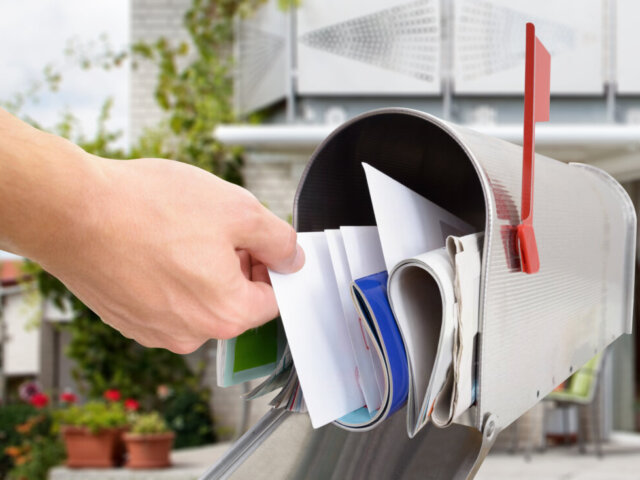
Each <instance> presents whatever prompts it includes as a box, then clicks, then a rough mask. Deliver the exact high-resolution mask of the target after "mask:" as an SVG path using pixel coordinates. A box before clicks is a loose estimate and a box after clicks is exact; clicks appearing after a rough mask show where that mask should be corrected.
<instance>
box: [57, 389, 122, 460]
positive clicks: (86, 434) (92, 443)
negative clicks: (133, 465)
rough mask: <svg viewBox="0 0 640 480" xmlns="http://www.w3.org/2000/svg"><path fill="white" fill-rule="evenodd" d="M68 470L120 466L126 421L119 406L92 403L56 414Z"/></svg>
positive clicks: (118, 403) (73, 406) (112, 403)
mask: <svg viewBox="0 0 640 480" xmlns="http://www.w3.org/2000/svg"><path fill="white" fill-rule="evenodd" d="M56 416H57V420H58V422H59V424H60V425H61V432H62V437H63V439H64V443H65V446H66V448H67V466H68V467H70V468H88V467H93V468H109V467H112V466H114V465H117V464H119V463H120V459H121V454H122V451H121V449H120V448H119V444H120V443H121V437H122V433H123V431H125V430H126V429H127V425H128V423H129V422H128V418H127V413H126V411H125V408H124V406H123V405H122V403H120V402H111V403H104V402H101V401H91V402H88V403H86V404H85V405H82V406H78V405H70V406H69V407H67V408H65V409H63V410H59V411H58V412H57V414H56Z"/></svg>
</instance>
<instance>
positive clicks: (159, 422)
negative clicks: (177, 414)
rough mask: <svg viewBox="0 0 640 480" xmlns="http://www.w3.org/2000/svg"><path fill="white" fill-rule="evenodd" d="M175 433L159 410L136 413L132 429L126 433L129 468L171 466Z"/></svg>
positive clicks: (127, 464)
mask: <svg viewBox="0 0 640 480" xmlns="http://www.w3.org/2000/svg"><path fill="white" fill-rule="evenodd" d="M174 438H175V433H174V432H172V431H171V430H170V429H169V427H168V426H167V424H166V422H165V421H164V420H163V418H162V417H161V416H160V414H159V413H158V412H151V413H145V414H139V415H136V416H135V418H134V420H133V422H132V424H131V430H130V431H129V432H127V433H125V434H124V441H125V444H126V446H127V463H126V466H127V467H129V468H164V467H169V466H171V461H170V460H169V453H170V452H171V447H172V446H173V440H174Z"/></svg>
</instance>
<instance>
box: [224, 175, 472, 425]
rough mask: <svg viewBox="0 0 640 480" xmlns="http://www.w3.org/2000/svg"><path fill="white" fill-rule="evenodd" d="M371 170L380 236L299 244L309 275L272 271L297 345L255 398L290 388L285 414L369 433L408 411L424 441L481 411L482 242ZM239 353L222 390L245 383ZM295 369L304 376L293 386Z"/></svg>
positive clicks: (367, 230) (355, 234) (326, 237)
mask: <svg viewBox="0 0 640 480" xmlns="http://www.w3.org/2000/svg"><path fill="white" fill-rule="evenodd" d="M362 165H363V168H364V169H365V173H366V178H367V183H368V187H369V192H370V196H371V203H372V206H373V211H374V214H375V219H376V225H372V226H349V225H345V226H341V227H340V228H338V229H331V230H325V231H324V232H302V233H299V234H298V242H299V243H300V245H301V246H302V248H303V249H304V251H305V256H306V263H305V265H304V267H303V268H302V269H301V270H300V271H299V272H297V273H294V274H289V275H282V274H278V273H274V272H270V277H271V282H272V285H273V288H274V291H275V294H276V299H277V301H278V306H279V308H280V314H281V319H282V325H283V327H284V333H285V334H286V342H287V346H285V347H284V348H282V349H281V350H282V353H281V354H276V355H275V356H274V355H272V356H271V357H270V360H272V362H271V363H270V364H269V365H268V366H267V367H265V368H263V369H262V370H261V371H260V373H261V374H262V375H265V374H268V375H269V376H268V377H267V379H266V380H265V381H264V382H263V383H262V384H260V385H259V386H258V387H256V389H255V390H254V392H252V395H257V394H259V393H264V392H266V391H271V390H273V389H274V388H277V387H279V386H283V389H282V390H281V392H280V393H279V394H278V396H277V397H276V398H275V399H274V404H276V405H279V406H284V407H286V408H289V409H292V410H304V409H306V410H308V412H309V415H310V417H311V422H312V424H313V426H314V427H320V426H322V425H325V424H327V423H330V422H335V423H336V424H337V425H339V426H341V427H343V428H346V429H349V430H358V431H364V430H369V429H371V428H373V427H375V426H376V425H378V424H379V423H380V422H381V421H383V420H384V419H385V418H387V417H388V416H389V415H391V414H392V413H394V412H395V411H397V410H399V409H400V408H401V407H403V406H404V405H405V404H408V408H407V430H408V433H409V435H410V436H414V435H415V434H416V432H417V431H418V430H419V429H420V428H422V427H423V426H424V425H426V423H427V422H428V421H429V420H431V421H433V422H434V423H435V424H436V425H438V426H446V425H448V424H450V423H451V422H453V421H455V420H456V419H458V418H460V416H461V415H462V413H464V412H465V411H466V410H468V409H469V407H470V406H471V405H472V404H473V403H474V402H475V392H474V389H475V367H474V363H475V340H476V335H477V330H478V301H479V300H478V293H479V277H480V264H481V251H482V234H479V233H473V232H474V228H473V227H472V226H471V225H469V224H467V223H465V222H464V221H462V220H461V219H459V218H457V217H456V216H454V215H452V214H451V213H449V212H448V211H446V210H444V209H443V208H441V207H439V206H438V205H436V204H434V203H433V202H431V201H429V200H427V199H426V198H424V197H422V196H420V195H418V194H417V193H415V192H413V191H411V190H410V189H408V188H406V187H405V186H404V185H402V184H400V183H399V182H397V181H395V180H393V179H392V178H390V177H388V176H387V175H385V174H383V173H382V172H380V171H378V170H376V169H375V168H373V167H372V166H370V165H368V164H364V163H363V164H362ZM263 328H264V327H263ZM272 328H273V327H272ZM248 334H249V335H250V333H249V332H247V333H245V334H244V335H248ZM275 343H276V344H277V341H276V342H275ZM272 344H274V342H273V341H272ZM230 345H231V344H230V343H229V342H221V343H220V347H219V352H218V355H219V365H218V368H219V375H218V379H219V383H221V384H222V383H224V384H232V383H237V381H235V382H233V381H232V382H229V381H224V370H225V367H226V369H228V368H229V367H228V366H229V365H230V364H231V363H232V361H233V358H234V357H233V355H234V352H233V346H232V345H231V346H230ZM256 348H258V347H256ZM271 349H272V351H274V350H273V346H272V347H271ZM276 350H277V348H276ZM236 353H237V352H236ZM223 354H224V355H225V356H226V357H225V358H223V360H224V362H222V365H223V366H222V367H221V362H220V360H221V355H223ZM245 355H248V354H246V353H245ZM291 360H292V361H293V364H294V366H295V370H294V371H293V373H292V374H289V375H285V373H284V372H285V368H286V366H287V362H289V363H291ZM236 363H237V362H236ZM239 363H240V364H242V363H247V362H242V361H241V362H239ZM220 369H221V370H220ZM250 373H251V372H250ZM221 375H222V376H221ZM241 376H242V379H246V375H241ZM285 377H286V378H285ZM253 378H257V376H254V377H253ZM221 379H222V381H221ZM300 389H301V392H300ZM303 399H304V400H303Z"/></svg>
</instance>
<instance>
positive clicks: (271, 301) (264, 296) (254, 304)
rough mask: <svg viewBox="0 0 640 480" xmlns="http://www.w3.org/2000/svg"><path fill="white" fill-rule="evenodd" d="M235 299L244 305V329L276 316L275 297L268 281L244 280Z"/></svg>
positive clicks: (276, 305) (256, 325)
mask: <svg viewBox="0 0 640 480" xmlns="http://www.w3.org/2000/svg"><path fill="white" fill-rule="evenodd" d="M237 301H238V304H239V305H242V306H243V307H244V312H243V315H242V317H243V319H242V320H243V325H242V327H243V328H244V330H246V329H249V328H255V327H258V326H260V325H262V324H264V323H267V322H268V321H269V320H273V319H274V318H276V317H277V316H278V304H277V303H276V297H275V295H274V293H273V289H272V288H271V285H269V284H268V283H264V282H255V281H254V282H250V281H245V282H244V285H243V288H242V292H241V294H240V295H239V298H238V299H237Z"/></svg>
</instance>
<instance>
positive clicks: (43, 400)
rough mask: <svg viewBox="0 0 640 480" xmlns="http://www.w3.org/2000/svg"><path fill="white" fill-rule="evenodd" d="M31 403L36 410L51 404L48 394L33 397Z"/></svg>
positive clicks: (38, 394)
mask: <svg viewBox="0 0 640 480" xmlns="http://www.w3.org/2000/svg"><path fill="white" fill-rule="evenodd" d="M29 403H30V404H31V405H33V406H34V407H36V408H44V407H46V406H47V405H48V404H49V397H48V396H47V394H46V393H36V394H35V395H32V396H31V398H30V399H29Z"/></svg>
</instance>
